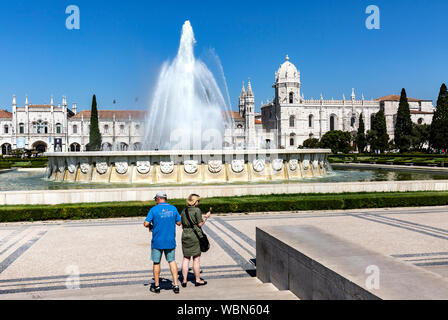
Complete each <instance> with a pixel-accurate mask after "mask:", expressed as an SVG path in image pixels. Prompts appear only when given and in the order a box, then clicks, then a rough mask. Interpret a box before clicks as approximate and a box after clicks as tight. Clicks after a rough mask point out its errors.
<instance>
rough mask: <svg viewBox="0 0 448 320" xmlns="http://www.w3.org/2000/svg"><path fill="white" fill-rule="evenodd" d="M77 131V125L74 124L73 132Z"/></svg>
mask: <svg viewBox="0 0 448 320" xmlns="http://www.w3.org/2000/svg"><path fill="white" fill-rule="evenodd" d="M77 133H78V126H77V125H76V124H74V125H73V134H77Z"/></svg>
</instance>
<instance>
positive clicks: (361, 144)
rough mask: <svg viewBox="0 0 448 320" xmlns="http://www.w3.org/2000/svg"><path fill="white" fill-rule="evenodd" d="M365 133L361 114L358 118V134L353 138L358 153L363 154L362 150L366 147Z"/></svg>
mask: <svg viewBox="0 0 448 320" xmlns="http://www.w3.org/2000/svg"><path fill="white" fill-rule="evenodd" d="M365 131H366V129H365V126H364V118H363V114H362V113H361V115H360V116H359V127H358V133H357V134H356V138H355V142H356V145H357V146H358V151H359V152H364V150H365V149H366V147H367V137H366V133H365Z"/></svg>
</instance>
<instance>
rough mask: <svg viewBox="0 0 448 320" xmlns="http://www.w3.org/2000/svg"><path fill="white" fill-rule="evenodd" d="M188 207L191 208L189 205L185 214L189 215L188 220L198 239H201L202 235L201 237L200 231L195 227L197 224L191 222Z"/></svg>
mask: <svg viewBox="0 0 448 320" xmlns="http://www.w3.org/2000/svg"><path fill="white" fill-rule="evenodd" d="M188 209H190V208H189V207H187V208H186V209H185V216H186V217H187V219H188V222H189V223H190V225H191V228H192V229H193V232H194V233H195V235H196V237H198V239H201V237H199V234H198V232H197V231H196V229H195V225H194V224H193V222H191V217H190V213H189V211H188Z"/></svg>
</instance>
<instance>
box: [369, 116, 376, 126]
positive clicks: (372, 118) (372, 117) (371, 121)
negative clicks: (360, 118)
mask: <svg viewBox="0 0 448 320" xmlns="http://www.w3.org/2000/svg"><path fill="white" fill-rule="evenodd" d="M374 122H375V114H372V115H371V116H370V130H372V129H373V123H374Z"/></svg>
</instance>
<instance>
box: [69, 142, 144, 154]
mask: <svg viewBox="0 0 448 320" xmlns="http://www.w3.org/2000/svg"><path fill="white" fill-rule="evenodd" d="M81 149H82V148H81V145H80V144H79V143H77V142H74V143H72V144H71V145H70V146H69V150H70V152H81V151H82V150H81ZM85 149H86V150H88V149H89V144H87V145H86V146H85ZM101 150H102V151H137V150H142V144H141V143H140V142H136V143H133V144H131V145H129V144H127V143H125V142H119V143H117V144H115V146H114V145H113V144H111V143H109V142H104V143H103V144H102V145H101Z"/></svg>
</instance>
